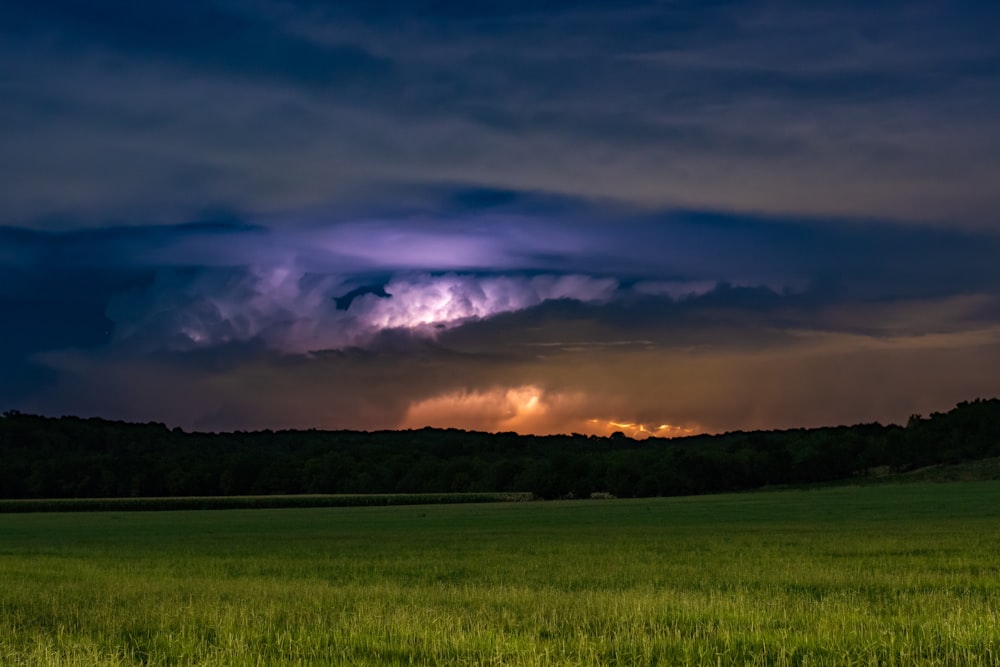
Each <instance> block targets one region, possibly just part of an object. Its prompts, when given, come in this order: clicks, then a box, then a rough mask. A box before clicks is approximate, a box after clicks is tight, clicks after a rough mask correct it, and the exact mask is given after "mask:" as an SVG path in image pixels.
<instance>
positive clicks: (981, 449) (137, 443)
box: [0, 399, 1000, 498]
mask: <svg viewBox="0 0 1000 667" xmlns="http://www.w3.org/2000/svg"><path fill="white" fill-rule="evenodd" d="M996 456H1000V399H988V400H984V399H977V400H974V401H968V402H962V403H959V404H958V405H957V406H956V407H955V408H953V409H952V410H950V411H948V412H946V413H934V414H932V415H930V416H929V417H922V416H919V415H914V416H913V417H911V418H910V419H909V421H908V422H907V424H906V425H905V426H897V425H888V426H885V425H881V424H877V423H873V424H859V425H855V426H838V427H829V428H811V429H792V430H782V431H752V432H742V431H737V432H729V433H724V434H718V435H698V436H690V437H684V438H675V439H657V438H649V439H647V440H632V439H630V438H628V437H625V436H624V435H623V434H620V433H618V434H615V435H613V436H611V437H608V438H600V437H594V436H583V435H565V436H563V435H559V436H531V435H518V434H515V433H495V434H494V433H481V432H470V431H463V430H457V429H434V428H425V429H418V430H406V431H374V432H364V431H320V430H284V431H255V432H240V431H237V432H231V433H188V432H184V431H182V430H181V429H179V428H174V429H170V428H168V427H167V426H165V425H163V424H159V423H147V424H133V423H126V422H120V421H108V420H104V419H98V418H88V419H84V418H78V417H61V418H54V417H43V416H37V415H30V414H23V413H20V412H16V411H11V412H6V413H4V414H3V415H2V417H0V461H2V462H3V463H2V465H0V497H2V498H114V497H162V496H233V495H269V494H304V493H310V494H316V493H320V494H338V493H351V494H357V493H455V492H464V493H469V492H508V491H509V492H531V493H533V494H534V495H535V496H537V497H539V498H586V497H590V496H591V495H592V494H595V493H596V494H612V495H615V496H618V497H649V496H671V495H689V494H703V493H716V492H723V491H737V490H748V489H754V488H759V487H764V486H773V485H789V484H792V485H794V484H812V483H818V482H831V481H835V480H843V479H849V478H857V477H865V476H869V475H871V474H872V473H873V471H875V470H883V471H885V470H888V471H894V472H901V471H907V470H912V469H916V468H920V467H924V466H930V465H935V464H952V463H961V462H965V461H972V460H977V459H984V458H990V457H996Z"/></svg>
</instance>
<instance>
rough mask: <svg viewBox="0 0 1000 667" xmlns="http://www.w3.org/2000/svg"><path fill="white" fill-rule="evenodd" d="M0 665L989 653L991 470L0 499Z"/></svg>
mask: <svg viewBox="0 0 1000 667" xmlns="http://www.w3.org/2000/svg"><path fill="white" fill-rule="evenodd" d="M0 582H2V583H0V664H3V665H97V664H100V665H138V664H144V665H195V664H197V665H270V664H275V665H296V664H300V665H313V664H316V665H327V664H333V665H338V664H343V665H383V664H418V665H477V664H478V665H616V664H617V665H654V664H657V665H675V664H678V665H683V664H693V665H719V664H722V665H743V664H751V665H752V664H760V665H806V664H808V665H822V664H828V665H852V664H864V665H933V664H937V665H995V664H1000V483H998V482H974V483H964V484H963V483H955V484H937V485H931V484H908V485H901V486H889V485H887V486H873V487H840V488H829V489H821V490H812V491H778V492H768V493H755V494H745V495H724V496H702V497H691V498H664V499H653V500H611V501H567V502H545V503H516V504H491V505H435V506H402V507H359V508H319V509H275V510H229V511H201V512H148V513H147V512H119V513H113V512H109V513H91V514H61V513H53V514H20V515H0Z"/></svg>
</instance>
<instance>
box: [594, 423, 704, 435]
mask: <svg viewBox="0 0 1000 667" xmlns="http://www.w3.org/2000/svg"><path fill="white" fill-rule="evenodd" d="M588 421H589V422H590V423H592V424H601V425H602V426H601V427H599V429H598V430H599V432H597V433H594V435H611V434H612V433H615V432H617V431H620V432H622V433H624V434H625V435H627V436H628V437H630V438H634V439H636V440H642V439H645V438H683V437H684V436H688V435H698V434H699V433H701V432H702V431H701V429H699V428H696V427H688V426H675V425H673V424H659V425H657V426H646V425H645V424H639V423H633V422H616V421H610V420H601V419H590V420H588Z"/></svg>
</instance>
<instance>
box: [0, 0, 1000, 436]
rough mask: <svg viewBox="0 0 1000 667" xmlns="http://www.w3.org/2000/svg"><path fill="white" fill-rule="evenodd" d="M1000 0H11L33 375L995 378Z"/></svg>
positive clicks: (255, 394)
mask: <svg viewBox="0 0 1000 667" xmlns="http://www.w3.org/2000/svg"><path fill="white" fill-rule="evenodd" d="M998 34H1000V5H998V4H997V3H995V2H971V1H965V0H955V1H953V2H939V1H937V0H933V1H931V0H910V1H907V2H895V1H891V0H890V1H885V2H871V1H870V0H865V1H864V2H862V1H860V0H846V1H844V2H830V3H826V2H810V3H803V2H797V1H791V0H785V1H783V0H774V1H767V2H764V1H761V0H731V1H727V0H704V1H691V0H672V1H670V0H666V1H663V2H629V1H628V0H614V1H612V0H594V1H591V2H568V1H561V0H554V1H552V2H544V3H540V2H523V1H521V0H511V1H509V2H498V3H494V2H484V3H468V2H451V1H448V0H441V1H436V2H431V1H430V0H424V1H413V2H397V3H369V2H355V1H353V0H346V1H344V2H337V3H328V2H319V1H318V0H239V1H236V0H178V1H177V2H171V3H165V2H164V3H160V2H151V3H135V2H131V1H127V0H89V1H88V2H86V3H83V2H78V1H76V0H30V1H27V0H6V1H5V2H4V3H2V4H0V99H2V103H0V410H20V411H23V412H33V413H40V414H49V415H66V414H69V415H80V416H100V417H106V418H111V419H126V420H131V421H156V422H163V423H166V424H168V425H170V426H180V427H182V428H184V429H190V430H210V431H218V430H252V429H263V428H272V429H278V428H324V429H339V428H346V429H364V430H375V429H390V428H420V427H423V426H435V427H454V428H463V429H475V430H485V431H515V432H519V433H537V434H548V433H584V434H596V435H608V434H610V433H613V432H615V431H622V432H624V433H626V434H627V435H630V436H634V437H646V436H649V435H655V436H663V437H668V436H678V435H685V434H693V433H718V432H725V431H731V430H750V429H775V428H793V427H813V426H822V425H837V424H855V423H863V422H872V421H879V422H882V423H905V422H906V420H907V419H908V417H909V416H910V415H912V414H925V415H926V414H929V413H931V412H934V411H945V410H947V409H949V408H950V407H952V406H953V405H954V404H955V403H956V402H958V401H962V400H970V399H973V398H977V397H982V398H987V397H993V396H998V395H1000V372H998V369H1000V113H998V109H1000V74H998V73H1000V41H998V40H997V39H996V35H998Z"/></svg>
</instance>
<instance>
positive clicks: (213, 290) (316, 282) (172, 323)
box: [108, 266, 618, 353]
mask: <svg viewBox="0 0 1000 667" xmlns="http://www.w3.org/2000/svg"><path fill="white" fill-rule="evenodd" d="M617 287H618V283H617V282H616V281H615V280H612V279H604V278H592V277H588V276H581V275H561V276H554V275H540V276H532V277H529V276H485V277H484V276H477V275H469V274H456V273H449V274H444V275H429V274H418V275H406V276H399V277H396V278H393V279H392V280H390V281H389V283H388V284H387V285H386V286H385V289H384V291H385V295H376V294H364V295H362V296H360V297H358V298H356V299H354V300H353V301H352V302H351V304H350V306H349V307H348V308H347V309H346V310H338V309H337V305H336V297H337V296H338V295H340V294H343V293H344V292H346V291H348V289H349V288H348V287H346V286H345V281H344V279H342V278H340V277H338V276H333V275H315V274H311V273H308V272H305V271H302V270H300V269H293V268H288V267H283V266H279V267H263V268H262V267H251V268H239V269H214V270H203V271H201V272H198V273H196V274H193V275H192V274H190V273H186V272H182V271H161V272H160V273H159V274H158V276H157V279H156V281H155V282H154V283H153V284H152V285H150V286H149V287H147V288H146V289H145V290H142V291H139V292H134V293H132V294H129V295H125V296H122V297H119V298H117V299H115V300H114V301H113V302H112V304H111V306H110V307H109V310H108V315H109V317H110V318H111V319H112V320H114V321H115V323H116V339H117V340H118V341H119V342H132V343H134V344H137V345H140V346H142V347H148V348H154V349H155V348H166V349H179V350H187V349H196V348H206V347H212V346H217V345H224V344H227V343H234V342H250V341H253V342H257V343H263V344H264V345H266V346H267V347H270V348H272V349H276V350H279V351H282V352H288V353H302V352H309V351H313V350H323V349H342V348H345V347H349V346H363V345H366V344H368V343H369V342H370V340H371V339H372V338H373V337H374V336H375V335H376V334H378V333H379V332H381V331H385V330H389V329H404V330H408V331H410V332H412V333H414V334H417V335H422V336H433V335H434V334H435V332H436V331H437V330H439V329H442V328H448V327H451V326H455V325H458V324H461V323H463V322H466V321H469V320H476V319H484V318H488V317H491V316H493V315H496V314H499V313H505V312H512V311H517V310H523V309H525V308H531V307H532V306H537V305H538V304H540V303H543V302H545V301H549V300H553V299H574V300H578V301H584V302H606V301H608V300H610V299H611V298H612V297H613V296H614V293H615V290H616V289H617Z"/></svg>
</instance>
